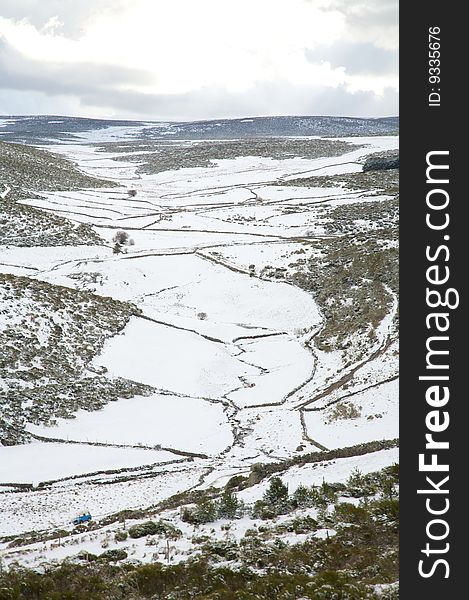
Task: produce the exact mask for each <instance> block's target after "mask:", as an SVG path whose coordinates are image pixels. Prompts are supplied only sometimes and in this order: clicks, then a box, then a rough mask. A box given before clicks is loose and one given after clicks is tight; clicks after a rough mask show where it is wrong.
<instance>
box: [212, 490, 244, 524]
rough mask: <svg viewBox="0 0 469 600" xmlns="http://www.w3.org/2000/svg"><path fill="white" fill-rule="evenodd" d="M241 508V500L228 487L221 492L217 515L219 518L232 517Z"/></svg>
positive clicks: (236, 514)
mask: <svg viewBox="0 0 469 600" xmlns="http://www.w3.org/2000/svg"><path fill="white" fill-rule="evenodd" d="M240 509H241V502H240V501H239V500H238V498H236V496H235V495H234V494H233V492H231V491H230V490H229V489H227V490H225V491H224V492H223V496H222V497H221V498H220V501H219V503H218V516H219V518H220V519H234V518H235V517H236V516H238V514H239V511H240Z"/></svg>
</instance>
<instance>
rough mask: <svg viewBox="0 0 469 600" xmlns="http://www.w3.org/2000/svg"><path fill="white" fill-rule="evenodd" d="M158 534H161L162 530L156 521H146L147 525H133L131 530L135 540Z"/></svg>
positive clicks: (130, 533)
mask: <svg viewBox="0 0 469 600" xmlns="http://www.w3.org/2000/svg"><path fill="white" fill-rule="evenodd" d="M157 533H160V528H159V527H158V525H157V524H156V523H155V522H154V521H146V522H145V523H139V524H138V525H132V527H130V528H129V535H130V537H131V538H134V539H136V538H141V537H145V536H146V535H156V534H157Z"/></svg>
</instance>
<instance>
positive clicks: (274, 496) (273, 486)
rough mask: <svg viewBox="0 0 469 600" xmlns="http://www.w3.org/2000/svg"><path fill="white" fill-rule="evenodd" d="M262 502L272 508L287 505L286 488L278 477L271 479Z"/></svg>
mask: <svg viewBox="0 0 469 600" xmlns="http://www.w3.org/2000/svg"><path fill="white" fill-rule="evenodd" d="M263 500H264V502H265V503H266V504H271V505H274V506H277V505H279V504H286V503H288V487H287V486H286V485H285V484H284V483H283V481H282V480H281V479H280V477H273V478H272V479H271V481H270V485H269V487H268V488H267V490H266V492H265V494H264V498H263Z"/></svg>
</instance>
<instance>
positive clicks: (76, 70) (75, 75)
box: [0, 38, 154, 98]
mask: <svg viewBox="0 0 469 600" xmlns="http://www.w3.org/2000/svg"><path fill="white" fill-rule="evenodd" d="M153 78H154V74H153V73H148V72H147V71H141V70H138V69H130V68H126V67H119V66H116V65H100V64H96V63H73V64H65V63H58V62H57V63H54V62H48V63H42V62H41V63H40V62H37V61H34V60H31V59H28V58H25V57H24V56H23V55H22V54H20V53H19V52H18V51H16V50H15V49H13V48H12V47H11V46H9V45H8V43H7V42H6V41H5V40H2V39H1V38H0V81H1V82H2V83H1V87H2V88H9V89H15V90H24V91H37V92H43V93H45V94H71V95H77V96H80V95H82V94H88V93H92V92H94V91H98V92H104V93H108V94H113V93H115V90H116V87H117V86H119V87H124V88H125V87H126V86H127V87H130V86H135V85H138V84H142V85H143V84H148V83H151V81H152V79H153ZM109 97H110V98H111V95H110V96H109Z"/></svg>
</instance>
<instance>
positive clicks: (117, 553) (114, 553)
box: [99, 548, 128, 561]
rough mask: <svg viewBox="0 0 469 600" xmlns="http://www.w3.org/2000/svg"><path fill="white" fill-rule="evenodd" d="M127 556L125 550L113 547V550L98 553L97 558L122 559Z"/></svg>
mask: <svg viewBox="0 0 469 600" xmlns="http://www.w3.org/2000/svg"><path fill="white" fill-rule="evenodd" d="M127 557H128V554H127V552H126V551H125V550H121V549H118V548H115V549H113V550H106V552H103V553H102V554H100V555H99V560H106V561H117V560H124V559H126V558H127Z"/></svg>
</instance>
